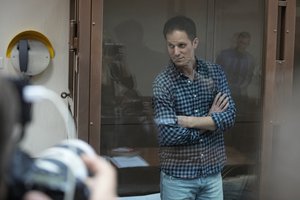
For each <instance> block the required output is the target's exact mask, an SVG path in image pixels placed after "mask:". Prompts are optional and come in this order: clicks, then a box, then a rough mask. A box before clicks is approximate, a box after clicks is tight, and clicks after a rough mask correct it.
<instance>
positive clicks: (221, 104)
mask: <svg viewBox="0 0 300 200" xmlns="http://www.w3.org/2000/svg"><path fill="white" fill-rule="evenodd" d="M228 106H229V98H228V97H227V96H226V94H223V95H222V94H221V93H220V92H219V93H218V94H217V95H216V97H215V99H214V102H213V104H212V105H211V108H210V109H209V112H208V115H210V114H212V113H218V112H223V111H225V110H226V109H227V108H228Z"/></svg>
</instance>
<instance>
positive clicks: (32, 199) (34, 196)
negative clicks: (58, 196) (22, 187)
mask: <svg viewBox="0 0 300 200" xmlns="http://www.w3.org/2000/svg"><path fill="white" fill-rule="evenodd" d="M23 200H51V199H50V197H48V196H47V195H45V194H44V193H42V192H39V191H30V192H27V193H26V194H25V196H24V198H23Z"/></svg>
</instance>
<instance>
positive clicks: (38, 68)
mask: <svg viewBox="0 0 300 200" xmlns="http://www.w3.org/2000/svg"><path fill="white" fill-rule="evenodd" d="M6 57H7V58H9V60H10V62H11V64H12V66H13V67H14V68H15V69H16V70H17V71H18V72H20V73H23V74H25V75H28V76H34V75H37V74H40V73H41V72H43V71H44V70H45V69H46V68H47V67H48V66H49V64H50V60H51V58H53V57H54V50H53V47H52V45H51V43H50V41H49V40H48V38H47V37H45V36H44V35H43V34H41V33H39V32H37V31H24V32H22V33H19V34H18V35H16V36H15V37H14V38H13V39H12V40H11V42H10V44H9V46H8V48H7V51H6Z"/></svg>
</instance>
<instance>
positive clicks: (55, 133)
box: [0, 0, 69, 153]
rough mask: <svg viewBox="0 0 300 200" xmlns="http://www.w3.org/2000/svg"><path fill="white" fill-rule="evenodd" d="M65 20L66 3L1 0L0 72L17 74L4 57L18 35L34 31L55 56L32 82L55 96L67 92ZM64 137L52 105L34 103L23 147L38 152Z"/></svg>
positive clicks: (58, 0)
mask: <svg viewBox="0 0 300 200" xmlns="http://www.w3.org/2000/svg"><path fill="white" fill-rule="evenodd" d="M68 19H69V0H51V1H48V0H26V1H24V0H0V57H2V58H3V59H4V61H3V65H4V66H3V68H1V69H0V73H1V74H8V75H16V71H15V70H14V69H13V67H12V65H11V63H10V62H9V61H8V59H7V58H6V57H5V54H6V50H7V46H8V44H9V42H10V41H11V39H12V38H13V37H14V36H15V35H17V34H18V33H20V32H23V31H26V30H35V31H38V32H40V33H42V34H44V35H45V36H46V37H47V38H48V39H49V40H50V42H51V43H52V45H53V47H54V50H55V57H54V58H53V59H52V60H51V63H50V66H49V67H48V68H47V69H46V70H45V71H44V72H43V73H42V74H39V75H37V76H35V77H33V78H32V79H31V83H32V84H33V85H43V86H45V87H47V88H48V89H51V90H53V91H55V92H56V93H57V94H60V93H61V92H63V91H67V80H68ZM65 101H66V100H65ZM65 103H66V102H65ZM64 138H66V129H65V125H64V123H63V120H62V117H61V116H60V115H59V113H58V111H57V110H56V108H55V107H54V106H53V104H51V103H50V102H48V101H43V102H41V103H37V104H35V105H34V107H33V115H32V123H31V124H30V125H29V126H28V128H27V133H26V138H25V140H24V141H23V146H24V148H25V149H27V150H28V151H29V152H31V153H37V152H39V151H40V150H43V149H45V148H47V147H49V146H51V145H53V144H55V143H57V142H58V141H60V140H62V139H64Z"/></svg>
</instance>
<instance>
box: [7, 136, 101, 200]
mask: <svg viewBox="0 0 300 200" xmlns="http://www.w3.org/2000/svg"><path fill="white" fill-rule="evenodd" d="M82 154H87V155H91V156H96V154H95V152H94V150H93V149H92V148H91V147H90V146H89V145H88V144H87V143H85V142H84V141H81V140H78V139H68V140H64V141H62V142H60V143H58V144H57V145H55V146H53V147H50V148H48V149H46V150H45V151H43V152H41V154H40V155H39V156H38V157H36V158H32V157H31V156H30V155H29V154H28V153H26V152H24V151H22V150H21V149H20V148H17V149H16V150H15V151H14V153H13V156H12V160H11V163H10V168H9V172H8V177H7V185H8V191H9V192H8V199H22V198H23V196H24V194H26V193H27V192H28V191H31V190H36V191H41V192H43V193H45V194H46V195H48V196H49V197H50V198H51V199H54V200H73V199H75V200H79V199H82V200H85V199H88V198H89V190H88V187H87V186H86V184H85V179H86V178H87V177H88V176H91V175H92V174H90V173H89V172H88V170H87V168H86V166H85V164H84V162H83V161H82V159H81V157H80V156H81V155H82Z"/></svg>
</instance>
